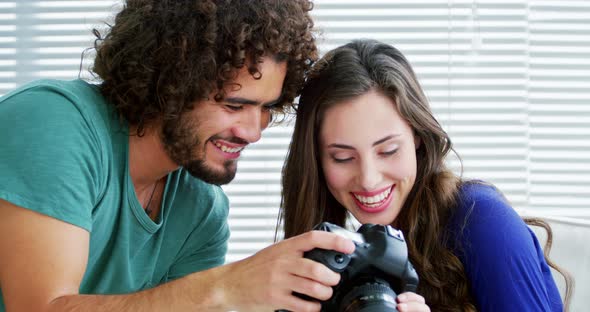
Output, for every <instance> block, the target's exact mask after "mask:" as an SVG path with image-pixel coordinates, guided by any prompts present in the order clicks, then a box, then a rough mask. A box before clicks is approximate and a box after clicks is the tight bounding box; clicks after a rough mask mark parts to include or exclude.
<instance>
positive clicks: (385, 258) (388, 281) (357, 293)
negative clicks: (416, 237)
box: [305, 222, 418, 312]
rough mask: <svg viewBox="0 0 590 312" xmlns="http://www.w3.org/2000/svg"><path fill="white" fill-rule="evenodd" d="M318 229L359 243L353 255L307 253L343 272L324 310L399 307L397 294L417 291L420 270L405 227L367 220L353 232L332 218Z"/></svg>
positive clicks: (345, 311) (375, 310) (379, 311)
mask: <svg viewBox="0 0 590 312" xmlns="http://www.w3.org/2000/svg"><path fill="white" fill-rule="evenodd" d="M314 229H315V230H320V231H326V232H332V233H336V234H338V235H340V236H344V237H347V238H349V239H352V241H353V242H354V244H355V246H356V249H355V251H354V252H353V253H352V254H350V255H347V254H343V253H339V252H336V251H333V250H325V249H319V248H316V249H313V250H311V251H309V252H306V253H305V257H306V258H309V259H312V260H315V261H317V262H320V263H323V264H324V265H326V266H327V267H328V268H330V269H331V270H333V271H335V272H339V273H340V274H341V279H340V283H338V285H336V286H334V292H333V295H332V297H331V298H330V299H329V300H327V301H322V311H327V312H336V311H342V312H353V311H363V312H382V311H397V309H396V306H397V303H396V300H395V298H396V297H397V295H398V294H400V293H402V292H406V291H412V292H415V291H416V288H417V287H418V274H417V273H416V270H414V267H413V266H412V264H411V263H410V261H409V259H408V248H407V246H406V241H405V240H404V236H403V234H402V232H401V231H399V230H396V229H394V228H393V227H391V226H389V225H374V224H363V225H362V226H361V227H360V228H359V229H358V231H357V232H351V231H348V230H346V229H344V228H342V227H339V226H337V225H334V224H332V223H329V222H323V223H320V224H318V225H316V226H315V227H314Z"/></svg>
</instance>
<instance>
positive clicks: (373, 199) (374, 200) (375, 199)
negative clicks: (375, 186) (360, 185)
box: [352, 188, 391, 205]
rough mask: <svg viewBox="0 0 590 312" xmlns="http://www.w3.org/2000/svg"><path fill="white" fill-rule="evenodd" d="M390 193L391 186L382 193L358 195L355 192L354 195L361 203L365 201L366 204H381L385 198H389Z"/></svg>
mask: <svg viewBox="0 0 590 312" xmlns="http://www.w3.org/2000/svg"><path fill="white" fill-rule="evenodd" d="M389 193H391V188H388V189H386V190H385V191H383V192H382V193H381V194H377V195H374V196H361V195H356V194H354V193H353V194H352V195H354V197H355V198H356V199H357V200H358V201H360V202H361V203H363V204H365V205H375V204H379V203H381V202H382V201H383V200H385V199H386V198H387V196H389Z"/></svg>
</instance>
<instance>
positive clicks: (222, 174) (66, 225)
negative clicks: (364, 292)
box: [0, 0, 354, 312]
mask: <svg viewBox="0 0 590 312" xmlns="http://www.w3.org/2000/svg"><path fill="white" fill-rule="evenodd" d="M310 9H311V3H309V2H308V1H303V0H298V1H294V0H289V1H280V0H264V1H262V0H257V1H248V0H223V1H180V0H158V1H145V0H128V1H127V3H126V6H125V8H124V9H123V10H122V12H120V13H119V14H118V15H117V17H116V20H115V24H114V25H113V26H112V27H111V29H110V31H109V33H108V34H107V35H106V36H105V37H104V38H103V37H102V36H101V34H100V33H98V32H95V34H96V35H97V37H98V39H97V44H96V49H97V55H96V59H95V64H94V72H95V73H96V74H97V75H98V76H99V77H100V78H101V81H102V82H101V84H100V85H91V84H88V83H86V82H84V81H81V80H75V81H49V80H46V81H38V82H34V83H31V84H29V85H27V86H24V87H22V88H20V89H18V90H15V91H13V92H11V93H10V94H7V95H6V96H4V97H3V98H2V99H1V100H0V147H1V148H0V172H1V174H0V287H1V291H2V297H1V299H2V300H0V311H11V312H12V311H201V310H211V311H228V310H239V311H272V310H276V309H288V310H292V311H318V310H319V308H320V305H319V304H318V303H317V302H311V301H305V300H302V299H300V298H298V297H296V296H294V295H293V292H298V293H303V294H306V295H309V296H311V297H314V298H318V299H320V300H324V299H327V298H329V297H330V296H331V292H332V289H331V287H330V286H331V285H335V284H336V283H337V282H338V280H339V278H340V277H339V275H338V274H336V273H334V272H332V271H330V270H329V269H328V268H326V267H325V266H323V265H321V264H319V263H316V262H314V261H311V260H308V259H305V258H303V252H305V251H307V250H311V249H313V248H325V249H334V250H338V251H341V252H347V253H350V252H352V251H353V249H354V245H353V244H352V242H350V241H348V240H345V239H343V238H341V237H339V236H337V235H333V234H331V233H327V232H310V233H306V234H304V235H301V236H299V237H295V238H292V239H289V240H285V241H282V242H280V243H277V244H275V245H273V246H270V247H268V248H266V249H264V250H262V251H260V252H259V253H257V254H256V255H254V256H252V257H250V258H247V259H245V260H242V261H239V262H235V263H232V264H228V265H224V266H221V265H222V264H223V263H224V255H225V252H226V250H227V239H228V236H229V230H228V226H227V220H226V219H227V209H228V202H227V198H226V197H225V195H224V194H223V192H222V191H221V189H220V188H219V187H218V186H216V185H219V184H223V183H228V182H230V181H231V180H232V179H233V177H234V175H235V172H236V162H237V159H238V157H239V155H240V152H241V151H242V150H243V149H244V148H245V147H246V146H247V145H248V144H249V143H253V142H255V141H257V140H258V139H259V138H260V133H261V131H262V130H263V129H264V128H265V127H266V126H267V125H268V123H269V122H270V119H271V115H272V113H274V112H277V111H280V110H281V109H282V108H284V107H285V106H287V105H289V104H290V103H291V102H292V101H293V99H294V97H295V96H296V95H297V93H298V91H299V88H300V86H301V83H302V81H303V79H304V74H305V72H306V71H307V70H308V68H309V65H310V64H311V63H312V62H313V61H314V60H315V58H316V54H317V53H316V47H315V43H314V39H313V36H312V33H311V27H312V22H311V19H310V17H309V15H308V12H309V10H310Z"/></svg>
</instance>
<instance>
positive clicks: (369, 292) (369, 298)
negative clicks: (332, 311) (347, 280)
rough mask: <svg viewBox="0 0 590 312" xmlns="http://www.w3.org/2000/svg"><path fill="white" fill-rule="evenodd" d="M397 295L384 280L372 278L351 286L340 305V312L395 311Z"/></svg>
mask: <svg viewBox="0 0 590 312" xmlns="http://www.w3.org/2000/svg"><path fill="white" fill-rule="evenodd" d="M396 296H397V295H396V294H395V292H394V291H393V289H391V287H389V284H388V283H387V282H385V281H380V280H377V279H375V280H373V281H367V282H365V283H363V284H359V285H358V286H356V287H354V288H352V289H351V290H350V292H348V293H347V294H346V295H345V296H344V298H343V299H342V304H341V305H340V309H339V311H342V312H360V311H362V312H385V311H387V312H391V311H397V309H396V306H397V304H396V302H395V297H396Z"/></svg>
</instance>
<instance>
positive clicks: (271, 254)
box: [219, 231, 354, 312]
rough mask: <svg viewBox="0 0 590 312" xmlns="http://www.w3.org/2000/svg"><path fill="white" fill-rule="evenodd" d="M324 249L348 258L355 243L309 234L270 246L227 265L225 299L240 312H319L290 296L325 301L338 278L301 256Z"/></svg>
mask: <svg viewBox="0 0 590 312" xmlns="http://www.w3.org/2000/svg"><path fill="white" fill-rule="evenodd" d="M314 248H323V249H331V250H335V251H339V252H342V253H347V254H350V253H352V252H353V251H354V243H353V242H352V241H350V240H349V239H346V238H343V237H341V236H339V235H337V234H334V233H329V232H324V231H311V232H307V233H304V234H301V235H299V236H295V237H292V238H290V239H287V240H284V241H281V242H279V243H276V244H274V245H271V246H269V247H267V248H265V249H263V250H261V251H260V252H258V253H256V254H255V255H254V256H252V257H250V258H246V259H244V260H241V261H238V262H235V263H232V264H229V265H227V269H228V270H227V271H226V274H225V276H223V277H222V280H221V281H220V282H221V283H222V285H219V286H220V289H222V291H223V293H224V297H225V298H226V299H227V300H228V302H232V303H234V304H235V306H234V307H230V308H233V309H236V310H239V311H240V312H242V311H273V310H278V309H287V310H290V311H319V310H320V308H321V306H320V304H319V303H318V302H312V301H306V300H304V299H301V298H298V297H296V296H294V295H293V292H297V293H301V294H305V295H308V296H310V297H313V298H316V299H319V300H326V299H329V298H330V297H331V296H332V286H335V285H337V284H338V282H339V281H340V274H338V273H336V272H333V271H332V270H330V269H329V268H327V267H326V266H324V265H323V264H321V263H319V262H316V261H313V260H310V259H306V258H304V257H303V253H304V252H306V251H309V250H312V249H314Z"/></svg>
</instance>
